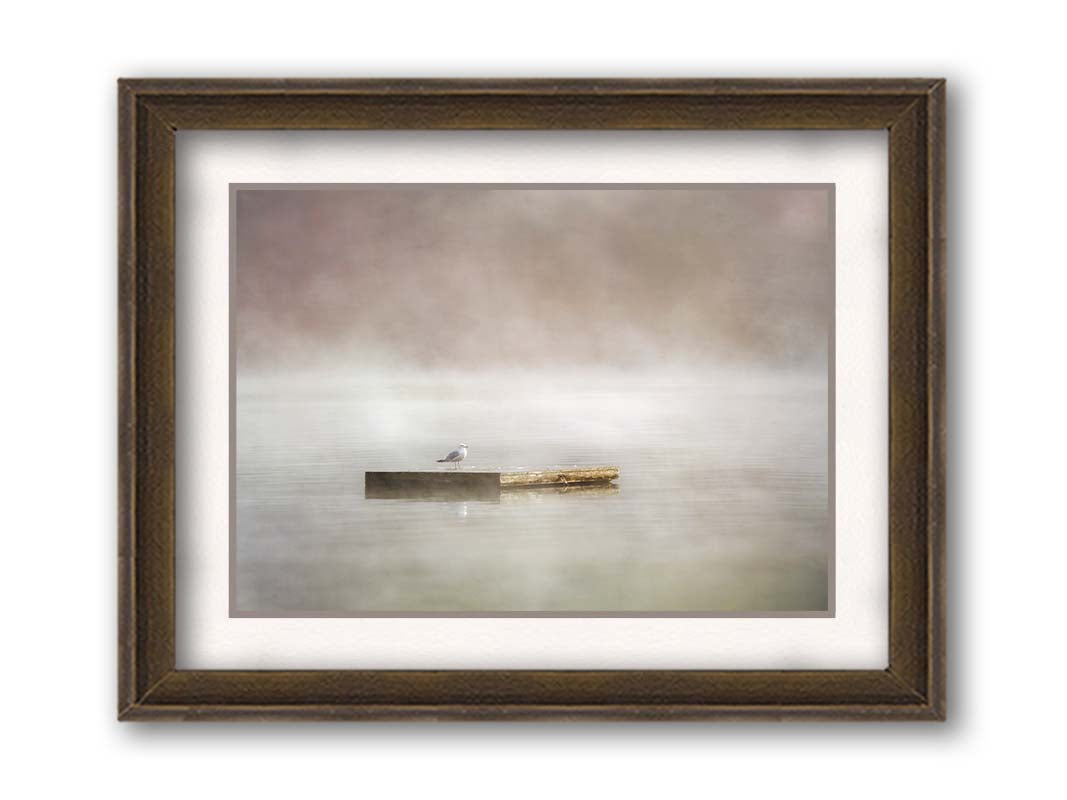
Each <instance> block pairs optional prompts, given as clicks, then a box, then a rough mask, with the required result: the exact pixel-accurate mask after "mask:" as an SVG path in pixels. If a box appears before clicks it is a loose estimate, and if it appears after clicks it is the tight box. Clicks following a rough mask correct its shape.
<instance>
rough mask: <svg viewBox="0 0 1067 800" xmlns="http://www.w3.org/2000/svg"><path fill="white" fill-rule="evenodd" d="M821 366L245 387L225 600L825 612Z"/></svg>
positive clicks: (327, 607) (276, 607) (276, 609)
mask: <svg viewBox="0 0 1067 800" xmlns="http://www.w3.org/2000/svg"><path fill="white" fill-rule="evenodd" d="M826 402H827V397H826V380H825V376H818V375H809V376H805V375H800V376H786V377H783V376H772V377H766V376H764V377H760V376H756V377H753V376H752V375H750V374H746V375H742V376H736V375H734V376H716V378H715V379H708V380H703V381H694V380H692V379H691V378H678V377H677V376H672V375H651V376H650V375H647V374H642V375H639V376H628V375H623V374H619V373H615V374H602V375H593V376H590V375H589V374H588V373H585V372H583V373H575V374H567V375H564V374H556V375H547V376H546V375H545V374H539V375H532V376H523V375H515V374H507V375H492V374H478V375H470V374H467V375H449V374H440V373H437V374H428V373H421V374H417V375H415V376H412V377H408V378H405V379H404V380H396V379H395V378H391V379H387V378H383V377H382V376H372V377H368V378H363V379H359V380H351V381H339V380H336V379H335V380H332V381H331V380H322V379H318V380H315V379H310V378H308V377H307V376H301V377H300V378H299V380H296V379H291V380H281V379H278V378H271V379H270V380H266V379H262V380H250V379H248V378H247V377H245V376H242V377H241V378H240V380H239V383H238V396H237V455H236V464H237V475H236V479H237V496H236V504H237V529H236V544H237V549H236V559H237V561H236V576H237V587H236V588H237V609H238V611H241V612H256V613H290V614H292V613H301V612H303V613H315V614H338V613H339V614H345V613H359V612H361V611H367V612H405V611H412V612H427V611H435V612H446V611H455V612H460V613H462V612H464V611H480V612H492V611H502V612H516V611H517V612H522V611H560V612H580V611H615V612H627V611H681V612H694V613H696V612H741V613H743V612H753V611H762V612H768V611H813V610H825V609H826V608H827V598H828V586H827V575H828V557H829V554H830V552H831V544H832V538H831V537H832V534H831V532H830V528H829V515H828V511H827V497H828V491H827V486H828V484H827V427H826V424H827V423H826V416H827V415H826ZM453 440H455V441H460V440H462V441H465V442H468V443H469V444H470V445H471V449H470V455H469V456H468V459H467V460H468V462H469V468H470V469H492V468H493V465H498V464H525V465H533V466H536V465H540V466H548V465H553V464H618V465H619V467H620V469H621V474H620V478H619V480H618V482H617V483H612V484H606V485H596V484H593V485H581V486H570V487H536V488H534V487H525V488H516V489H505V490H503V491H501V490H499V489H496V490H495V491H494V492H489V493H480V494H478V495H477V496H471V495H470V494H469V493H464V494H463V495H462V496H461V495H457V494H455V493H449V492H445V493H442V492H441V491H440V490H438V489H435V490H432V491H431V492H429V493H425V492H422V493H412V492H411V491H410V490H402V489H394V490H389V489H374V488H372V487H367V490H366V492H364V490H363V488H364V487H363V481H364V473H365V472H366V471H368V470H423V469H432V466H431V465H432V464H433V459H435V458H437V457H439V453H437V451H438V450H439V449H440V448H441V446H442V445H443V444H444V445H447V444H448V443H450V442H452V441H453Z"/></svg>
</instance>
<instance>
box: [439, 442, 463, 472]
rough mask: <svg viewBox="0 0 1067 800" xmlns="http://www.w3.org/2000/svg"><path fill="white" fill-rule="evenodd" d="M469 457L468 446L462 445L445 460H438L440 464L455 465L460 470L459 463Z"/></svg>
mask: <svg viewBox="0 0 1067 800" xmlns="http://www.w3.org/2000/svg"><path fill="white" fill-rule="evenodd" d="M466 457H467V445H465V444H461V445H460V446H459V447H457V448H456V449H455V450H453V451H452V452H451V453H449V454H448V455H447V456H445V457H444V458H439V459H437V463H438V464H455V465H456V469H459V462H460V461H462V460H463V459H465V458H466Z"/></svg>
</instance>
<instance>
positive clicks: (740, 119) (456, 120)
mask: <svg viewBox="0 0 1067 800" xmlns="http://www.w3.org/2000/svg"><path fill="white" fill-rule="evenodd" d="M944 120H945V84H944V81H942V80H884V79H879V80H459V81H457V80H170V79H165V80H122V81H120V82H119V304H118V305H119V382H118V386H119V562H118V572H119V648H118V656H119V659H118V661H119V702H118V707H119V711H118V713H119V718H120V719H125V720H173V719H300V720H312V719H334V720H336V719H352V720H371V719H392V720H396V719H542V718H565V719H640V720H671V719H676V720H680V719H688V720H704V719H753V718H756V719H797V718H801V719H812V718H821V719H872V720H883V719H927V720H940V719H944V715H945V514H944V510H945V495H944V488H945V449H944V440H945V345H944V332H945V305H944V287H945V255H944V242H945V238H944V220H945V188H944V187H945V126H944ZM196 128H215V129H220V128H221V129H563V128H569V129H581V128H585V129H742V130H744V129H848V128H865V129H883V130H887V131H888V134H889V217H890V219H889V222H890V246H889V251H890V252H889V264H890V267H889V275H888V276H887V279H888V281H889V431H890V434H889V564H890V579H889V584H890V597H889V614H890V620H889V623H890V624H889V654H890V658H889V665H888V667H887V668H886V669H884V670H845V671H692V670H684V671H683V670H641V671H585V670H578V671H575V670H550V671H546V670H442V671H409V670H400V671H384V670H383V671H377V670H375V671H332V670H331V671H327V670H313V671H187V670H177V669H175V645H174V640H175V582H174V544H175V542H174V535H175V523H174V520H175V516H174V512H175V508H174V497H175V485H174V482H175V463H174V453H175V443H174V430H175V429H174V413H175V400H174V397H175V394H174V390H175V384H174V343H175V325H174V320H175V317H174V245H175V238H174V231H175V205H174V186H175V159H174V142H175V133H176V131H178V130H185V129H196Z"/></svg>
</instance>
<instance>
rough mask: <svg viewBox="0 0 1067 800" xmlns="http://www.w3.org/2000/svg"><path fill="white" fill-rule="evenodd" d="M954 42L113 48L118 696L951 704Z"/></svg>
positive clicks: (364, 709) (328, 705)
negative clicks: (578, 61)
mask: <svg viewBox="0 0 1067 800" xmlns="http://www.w3.org/2000/svg"><path fill="white" fill-rule="evenodd" d="M944 94H945V85H944V82H943V81H942V80H933V79H931V80H926V79H908V80H518V81H515V80H477V81H445V80H426V81H423V80H396V81H384V80H370V81H362V80H169V79H168V80H156V79H149V80H140V79H134V80H122V81H120V82H119V226H120V238H119V250H120V253H119V315H120V318H119V331H120V336H119V340H120V358H119V365H120V374H119V397H120V402H119V414H120V425H119V431H120V442H119V453H120V463H119V479H120V480H119V485H120V498H119V510H120V514H119V519H120V529H119V676H118V677H119V718H120V719H124V720H208V719H292V720H397V719H427V720H431V719H449V720H452V719H455V720H493V719H546V718H556V719H604V720H629V719H632V720H729V719H850V720H855V719H865V720H941V719H944V716H945V686H944V684H945V633H944V630H945V599H944V598H945V595H944V591H945V590H944V581H945V569H944V559H945V543H944V533H945V523H944V507H945V500H944V486H945V458H944V435H945V433H944V432H945V414H944V408H945V406H944V402H945V387H944V374H945V371H944V366H945V364H944V361H945V356H944V352H945V350H944V327H945V317H944V285H945V275H944V270H945V261H944V241H945V239H944V217H945V209H944V204H945V197H944V171H945V136H944Z"/></svg>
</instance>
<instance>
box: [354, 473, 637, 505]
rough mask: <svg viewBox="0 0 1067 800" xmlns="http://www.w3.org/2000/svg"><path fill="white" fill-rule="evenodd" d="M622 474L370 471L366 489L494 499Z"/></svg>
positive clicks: (378, 493) (377, 493)
mask: <svg viewBox="0 0 1067 800" xmlns="http://www.w3.org/2000/svg"><path fill="white" fill-rule="evenodd" d="M618 477H619V468H618V467H611V466H608V467H558V468H557V467H553V468H551V469H539V470H507V471H504V470H501V471H492V472H490V471H486V470H464V469H448V468H444V469H435V470H418V471H408V472H367V473H365V484H364V490H365V494H366V496H367V497H368V498H372V499H378V498H381V499H385V498H400V497H408V496H423V497H426V498H428V499H442V500H444V499H451V498H455V497H463V496H469V497H471V498H472V499H493V498H497V497H500V494H501V492H502V491H510V490H514V489H547V488H552V487H555V488H566V487H571V486H575V487H577V486H595V485H605V484H610V483H611V481H613V480H615V479H616V478H618Z"/></svg>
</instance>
